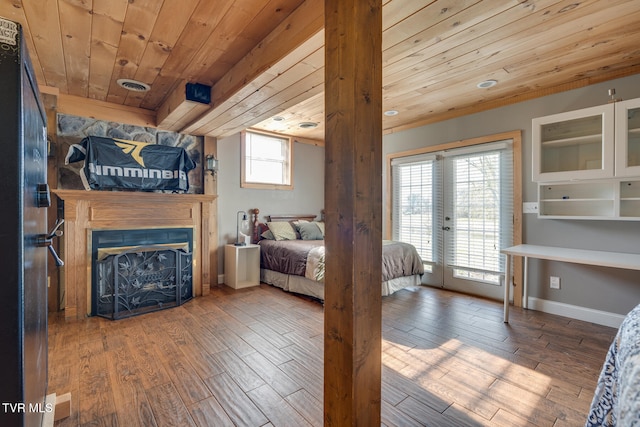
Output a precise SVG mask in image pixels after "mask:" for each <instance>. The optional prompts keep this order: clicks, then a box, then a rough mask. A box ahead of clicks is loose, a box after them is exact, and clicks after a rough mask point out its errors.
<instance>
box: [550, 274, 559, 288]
mask: <svg viewBox="0 0 640 427" xmlns="http://www.w3.org/2000/svg"><path fill="white" fill-rule="evenodd" d="M549 287H550V288H551V289H560V278H559V277H556V276H551V277H549Z"/></svg>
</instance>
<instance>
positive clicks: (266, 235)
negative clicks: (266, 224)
mask: <svg viewBox="0 0 640 427" xmlns="http://www.w3.org/2000/svg"><path fill="white" fill-rule="evenodd" d="M260 237H261V238H262V239H265V240H276V238H275V237H274V235H273V233H272V232H271V230H269V229H267V231H265V232H264V233H262V234H261V235H260Z"/></svg>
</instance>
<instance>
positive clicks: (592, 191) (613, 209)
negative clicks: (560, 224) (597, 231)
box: [538, 179, 640, 221]
mask: <svg viewBox="0 0 640 427" xmlns="http://www.w3.org/2000/svg"><path fill="white" fill-rule="evenodd" d="M538 200H539V209H538V217H539V218H545V219H589V220H598V219H600V220H602V219H608V220H626V221H631V220H633V221H637V220H640V179H639V180H637V181H635V180H619V179H610V180H601V181H569V182H559V183H541V184H539V186H538Z"/></svg>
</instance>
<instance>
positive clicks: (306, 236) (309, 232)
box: [298, 222, 323, 240]
mask: <svg viewBox="0 0 640 427" xmlns="http://www.w3.org/2000/svg"><path fill="white" fill-rule="evenodd" d="M298 231H299V232H300V237H301V238H302V240H322V239H323V236H322V231H321V230H320V227H318V226H317V224H316V223H315V222H301V223H298Z"/></svg>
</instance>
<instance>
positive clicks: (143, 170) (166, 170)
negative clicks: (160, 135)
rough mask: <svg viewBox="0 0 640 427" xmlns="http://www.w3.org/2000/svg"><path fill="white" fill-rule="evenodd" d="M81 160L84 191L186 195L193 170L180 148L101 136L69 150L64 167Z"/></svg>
mask: <svg viewBox="0 0 640 427" xmlns="http://www.w3.org/2000/svg"><path fill="white" fill-rule="evenodd" d="M82 160H84V166H83V167H82V170H81V171H80V177H81V178H82V182H83V183H84V186H85V188H86V189H87V190H89V189H91V190H107V189H112V188H120V189H135V190H173V191H187V190H188V189H189V179H188V177H187V173H188V172H189V171H190V170H191V169H193V168H195V167H196V165H195V163H194V162H193V160H191V159H190V158H189V156H188V155H187V152H186V151H185V150H184V149H183V148H179V147H168V146H166V145H159V144H153V143H149V142H140V141H129V140H126V139H117V138H108V137H101V136H88V137H86V138H84V139H83V140H82V141H81V143H80V144H74V145H72V146H71V147H69V152H68V153H67V157H66V159H65V163H67V164H69V163H73V162H79V161H82Z"/></svg>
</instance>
